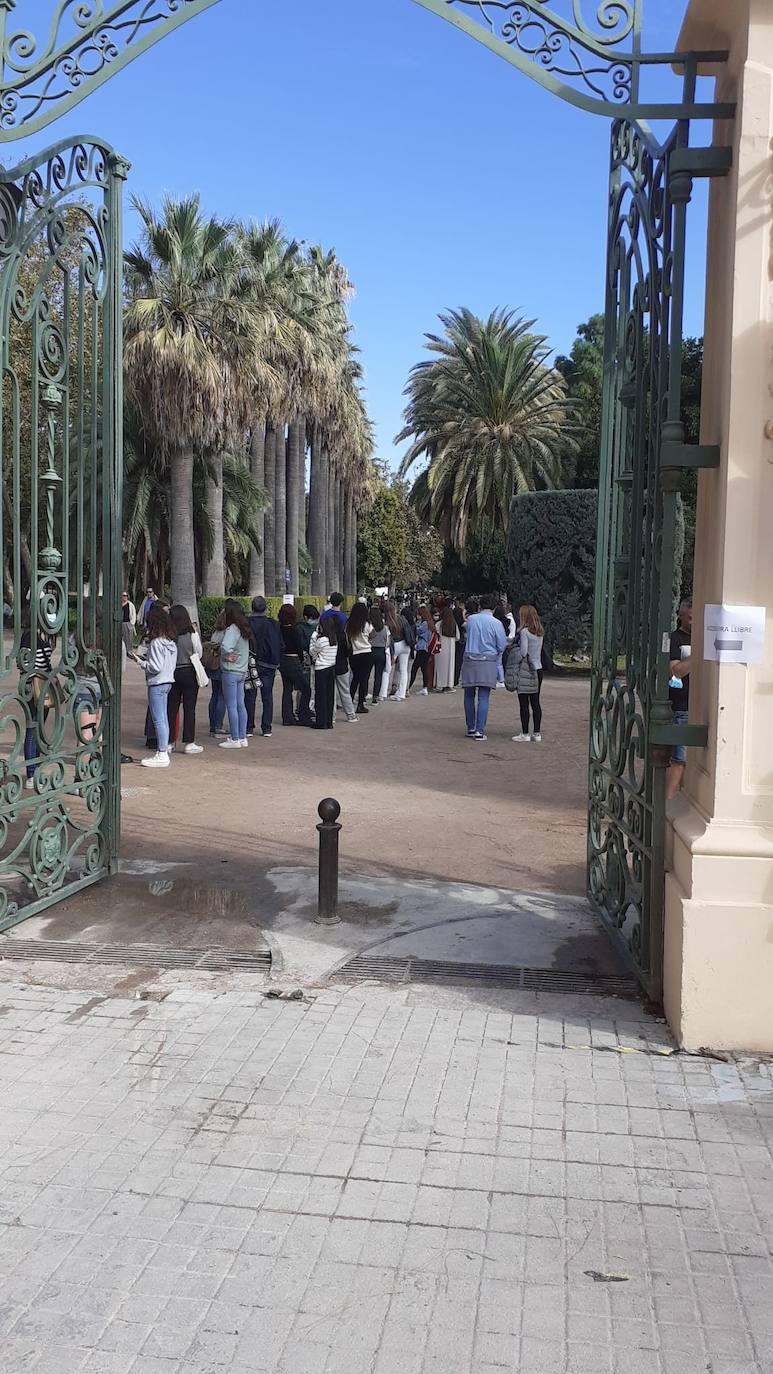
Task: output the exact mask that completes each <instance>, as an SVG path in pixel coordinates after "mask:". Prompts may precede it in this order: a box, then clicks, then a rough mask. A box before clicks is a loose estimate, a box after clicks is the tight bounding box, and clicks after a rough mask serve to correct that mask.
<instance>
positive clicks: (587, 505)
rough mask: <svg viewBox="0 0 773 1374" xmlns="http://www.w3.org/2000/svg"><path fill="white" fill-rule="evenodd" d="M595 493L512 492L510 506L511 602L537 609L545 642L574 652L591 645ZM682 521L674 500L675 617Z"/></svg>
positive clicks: (550, 648) (680, 508)
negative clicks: (516, 493)
mask: <svg viewBox="0 0 773 1374" xmlns="http://www.w3.org/2000/svg"><path fill="white" fill-rule="evenodd" d="M597 516H598V492H597V491H590V490H589V491H538V492H529V493H527V494H526V495H524V496H516V497H515V499H514V500H513V503H512V506H511V508H510V533H509V537H508V546H507V551H508V563H509V570H510V594H511V597H512V600H513V603H514V604H515V605H516V606H518V605H523V604H524V602H528V603H530V604H531V605H533V606H536V607H537V610H538V612H539V614H540V616H541V618H542V621H543V623H544V626H545V645H546V648H547V650H548V652H549V653H552V652H553V650H555V649H565V650H570V651H574V650H576V649H581V650H587V649H588V648H589V647H590V643H591V637H592V631H593V585H594V579H595V564H596V521H597ZM684 554H685V519H684V507H683V504H682V501H681V498H680V499H679V500H678V501H677V510H676V531H675V549H674V574H673V600H674V611H673V615H674V620H673V623H674V624H675V623H676V610H677V609H678V605H679V599H680V591H681V587H682V573H683V563H684Z"/></svg>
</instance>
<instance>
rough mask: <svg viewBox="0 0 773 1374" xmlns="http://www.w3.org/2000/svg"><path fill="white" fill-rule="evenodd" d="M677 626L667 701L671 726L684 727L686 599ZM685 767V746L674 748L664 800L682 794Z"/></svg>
mask: <svg viewBox="0 0 773 1374" xmlns="http://www.w3.org/2000/svg"><path fill="white" fill-rule="evenodd" d="M678 619H679V624H678V625H677V627H676V629H675V630H674V633H673V634H672V636H671V643H670V647H669V658H670V662H671V681H670V683H669V692H668V695H669V700H670V702H671V714H672V716H673V721H674V725H686V724H687V722H688V720H689V715H690V662H691V660H690V655H691V652H692V601H691V600H689V599H687V600H685V601H683V602H682V604H681V606H680V607H679V617H678ZM686 764H687V746H686V745H684V744H675V745H674V748H673V751H672V753H671V763H670V764H669V767H668V771H667V773H666V800H667V801H671V799H672V798H673V797H675V796H676V795H677V793H678V792H680V791H681V788H682V783H683V782H684V770H685V766H686Z"/></svg>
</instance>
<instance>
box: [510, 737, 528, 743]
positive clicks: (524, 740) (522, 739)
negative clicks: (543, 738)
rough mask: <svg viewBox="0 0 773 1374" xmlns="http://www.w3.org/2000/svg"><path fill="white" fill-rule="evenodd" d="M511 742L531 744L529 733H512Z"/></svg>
mask: <svg viewBox="0 0 773 1374" xmlns="http://www.w3.org/2000/svg"><path fill="white" fill-rule="evenodd" d="M512 739H513V744H531V736H530V735H513V737H512Z"/></svg>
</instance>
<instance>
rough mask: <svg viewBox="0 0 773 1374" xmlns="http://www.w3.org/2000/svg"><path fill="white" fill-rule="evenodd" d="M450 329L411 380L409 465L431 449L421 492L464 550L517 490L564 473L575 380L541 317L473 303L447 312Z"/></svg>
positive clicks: (404, 436)
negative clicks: (558, 358)
mask: <svg viewBox="0 0 773 1374" xmlns="http://www.w3.org/2000/svg"><path fill="white" fill-rule="evenodd" d="M440 320H441V323H442V325H443V328H444V333H443V334H442V335H435V334H429V335H427V348H428V350H429V352H430V353H432V354H433V355H434V356H433V357H432V358H431V359H430V360H429V361H427V362H422V363H418V364H417V365H416V366H415V367H414V368H413V369H412V371H411V374H410V377H409V379H408V385H407V387H406V395H407V397H408V404H407V406H406V408H405V426H404V428H403V430H402V431H401V433H400V434H399V435H398V436H397V442H398V443H400V442H403V441H405V440H411V441H412V442H411V445H410V448H409V449H408V452H407V453H406V455H405V457H404V459H403V462H402V464H401V467H400V475H401V476H405V475H406V473H407V472H409V471H410V469H411V467H412V466H413V464H414V463H415V462H416V461H417V459H419V458H421V457H425V458H428V459H429V467H428V468H427V470H426V474H423V477H424V480H423V481H422V480H421V479H419V481H418V482H417V483H416V485H415V487H414V493H413V501H414V504H415V506H416V509H417V510H418V512H419V514H420V515H421V516H422V518H423V519H424V520H426V521H428V522H430V523H431V524H433V525H435V526H436V527H437V528H438V529H439V531H440V533H441V534H442V535H443V537H444V538H446V539H447V541H448V542H450V543H451V544H453V546H454V548H455V549H457V550H463V549H464V548H465V546H466V543H467V540H468V538H469V536H470V534H471V532H472V531H473V530H475V529H476V528H478V527H479V526H481V525H482V524H483V522H487V523H488V524H489V525H490V526H491V527H492V528H495V529H505V528H506V527H507V521H508V517H509V512H510V503H511V501H512V498H513V496H514V495H515V494H516V493H518V492H523V491H532V490H534V489H535V488H536V487H538V486H539V487H553V486H556V485H557V484H558V482H559V481H560V475H561V473H560V455H561V453H562V451H563V449H564V448H565V446H566V445H567V444H571V432H572V426H571V424H570V422H569V420H568V418H567V407H566V386H565V383H564V380H563V378H562V377H561V376H560V375H559V373H558V372H556V371H555V369H554V368H551V367H549V366H548V362H547V359H548V355H549V349H548V346H547V342H546V340H545V339H544V338H543V337H542V336H540V335H537V334H534V333H532V329H533V326H534V321H533V320H524V319H521V318H519V317H517V316H515V315H514V314H513V312H512V311H509V310H497V311H494V312H493V314H491V315H490V316H489V317H488V319H486V320H482V319H479V318H478V317H477V316H476V315H473V314H472V312H471V311H469V310H466V309H462V310H457V311H449V312H447V313H445V314H443V315H441V316H440Z"/></svg>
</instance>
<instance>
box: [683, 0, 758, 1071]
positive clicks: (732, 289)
mask: <svg viewBox="0 0 773 1374" xmlns="http://www.w3.org/2000/svg"><path fill="white" fill-rule="evenodd" d="M679 46H680V48H682V49H685V48H688V49H689V48H692V49H699V50H703V51H707V50H717V49H724V48H727V49H729V51H730V62H729V64H728V68H727V70H726V71H725V70H722V71H721V73H720V74H719V75H718V82H719V85H718V98H720V99H722V100H736V101H737V103H738V114H737V119H736V122H735V124H734V125H733V124H729V123H728V124H718V125H717V127H716V130H715V140H714V141H715V143H717V144H721V145H729V146H730V147H731V148H732V150H733V169H732V172H731V174H730V175H729V176H728V177H727V178H723V179H718V180H716V181H714V182H713V183H712V187H711V209H710V227H709V245H708V272H707V303H706V329H705V333H706V355H705V373H704V388H703V412H702V436H701V442H702V443H705V444H719V445H720V447H721V465H720V467H719V469H718V470H717V469H715V470H713V471H705V472H702V473H701V475H700V484H699V497H698V535H697V548H696V571H695V603H694V604H695V621H694V630H693V642H694V645H695V654H694V665H695V666H694V668H693V671H692V685H691V693H690V720H691V722H692V723H695V724H701V723H706V722H707V723H708V726H709V743H708V747H707V748H706V749H705V750H696V751H691V758H690V762H689V764H688V768H687V774H686V779H685V789H684V792H683V794H682V796H681V797H680V798H678V799H677V801H676V802H675V803H673V804H672V808H671V811H670V820H669V863H668V868H669V872H668V874H667V878H666V926H665V1005H666V1013H667V1016H668V1019H669V1022H670V1024H671V1026H672V1027H673V1029H674V1031H675V1033H676V1035H677V1037H678V1039H679V1040H680V1042H681V1043H682V1044H684V1045H685V1046H686V1047H687V1048H690V1049H697V1048H699V1047H701V1046H708V1047H713V1048H726V1049H729V1048H737V1049H758V1050H773V6H772V5H771V0H732V3H730V2H729V0H691V3H690V6H689V9H688V13H687V17H686V19H685V25H684V29H683V32H682V37H681V41H680V45H679ZM711 602H727V603H731V604H737V605H757V606H765V607H767V615H768V628H767V635H766V650H765V659H764V662H763V663H762V664H761V665H760V666H759V667H738V666H722V667H720V666H719V665H717V664H715V663H703V662H702V650H703V607H704V605H705V604H706V603H711Z"/></svg>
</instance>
